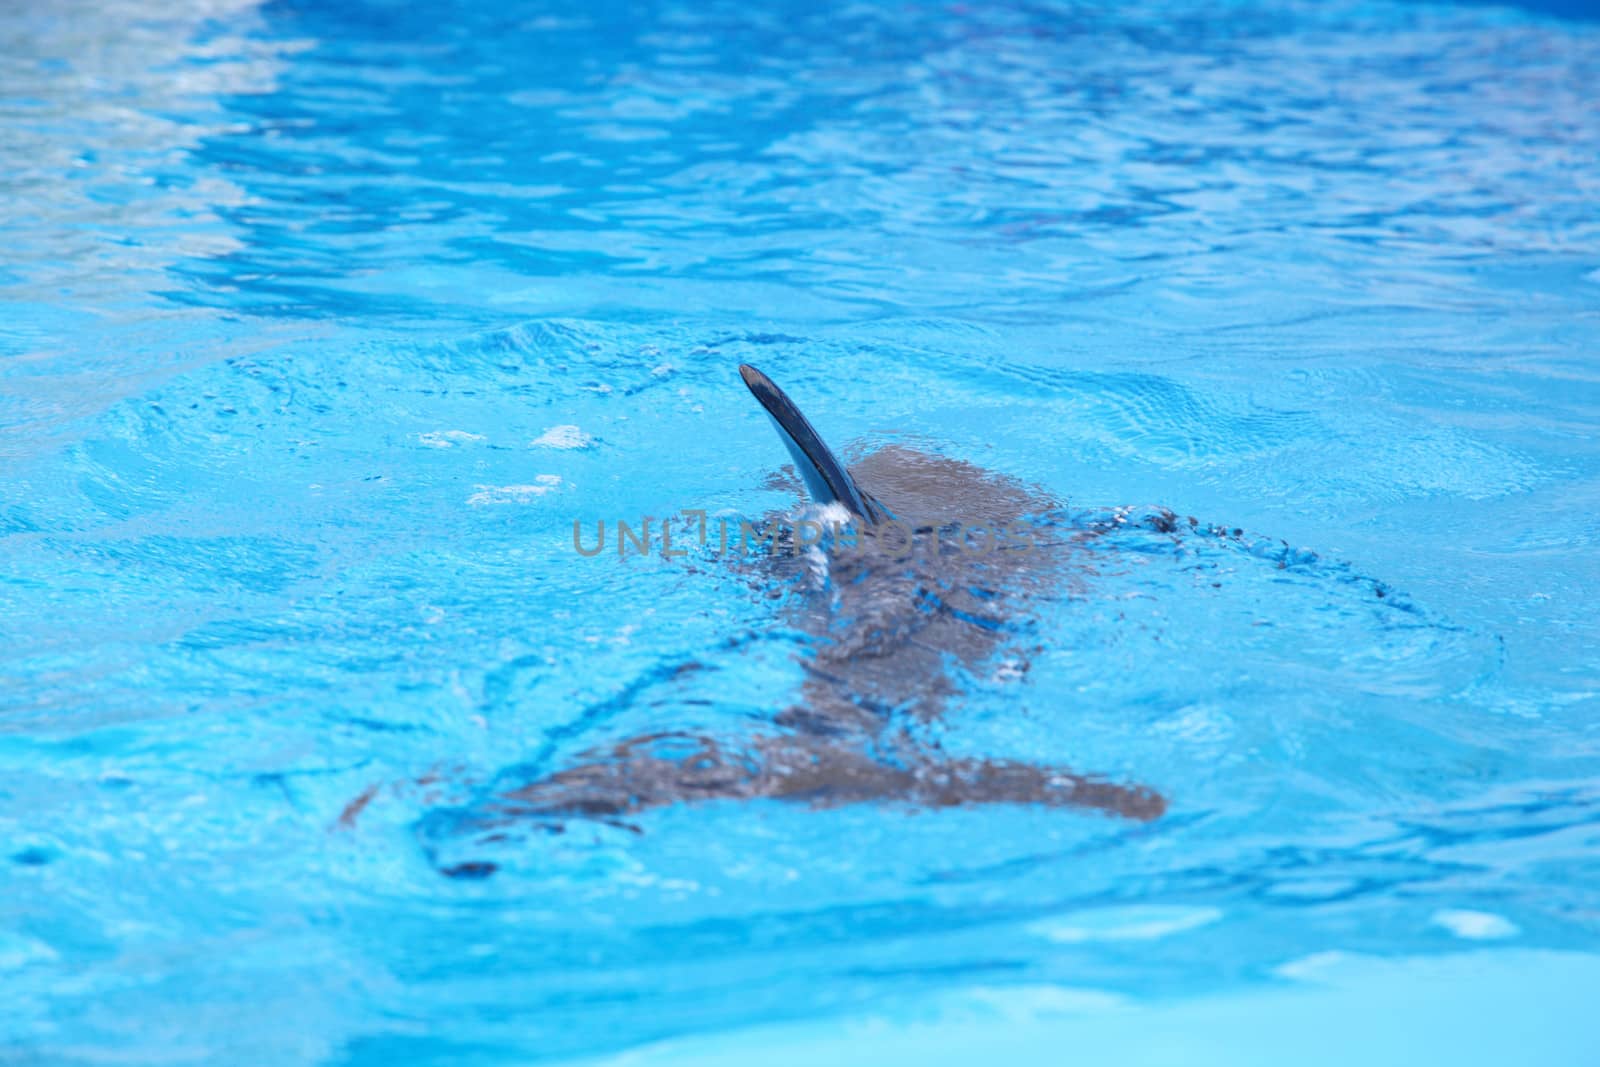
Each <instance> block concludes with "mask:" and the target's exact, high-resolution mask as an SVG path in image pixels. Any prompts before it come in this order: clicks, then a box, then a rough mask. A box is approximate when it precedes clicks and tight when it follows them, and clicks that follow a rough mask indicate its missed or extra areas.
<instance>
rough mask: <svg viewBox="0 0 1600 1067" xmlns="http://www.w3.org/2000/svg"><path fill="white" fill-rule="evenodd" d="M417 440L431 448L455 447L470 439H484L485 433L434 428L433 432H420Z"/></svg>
mask: <svg viewBox="0 0 1600 1067" xmlns="http://www.w3.org/2000/svg"><path fill="white" fill-rule="evenodd" d="M417 440H418V441H421V442H422V443H423V444H425V445H427V446H428V447H429V448H454V447H455V446H456V445H459V444H465V443H466V442H468V441H482V440H483V435H482V434H481V433H468V432H467V431H465V430H434V431H433V432H432V433H420V434H418V435H417Z"/></svg>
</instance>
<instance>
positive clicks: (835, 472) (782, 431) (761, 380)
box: [739, 363, 890, 525]
mask: <svg viewBox="0 0 1600 1067" xmlns="http://www.w3.org/2000/svg"><path fill="white" fill-rule="evenodd" d="M739 377H741V378H743V379H744V384H745V385H746V386H748V387H749V389H750V392H751V393H752V394H753V395H754V396H755V398H756V399H757V400H758V401H760V402H761V406H762V407H763V408H765V409H766V412H767V414H768V415H770V416H771V417H772V424H773V426H775V427H776V428H777V430H778V436H779V437H781V438H782V439H783V445H784V447H785V448H787V449H788V450H789V455H790V457H791V458H793V460H794V468H795V470H796V471H797V472H798V473H799V475H800V479H801V481H803V482H805V483H806V492H808V493H810V494H811V499H812V500H814V501H815V502H816V503H818V504H833V503H838V504H842V505H843V506H844V507H845V508H847V509H848V510H849V511H850V513H851V514H852V515H858V516H860V517H861V519H862V520H863V521H865V522H866V523H867V524H868V525H872V524H873V523H878V522H883V521H885V520H887V519H889V518H890V515H889V512H888V509H886V508H885V507H884V506H883V505H882V504H880V503H878V501H877V500H876V499H874V498H873V497H872V496H870V495H869V494H867V493H864V492H862V491H861V489H860V488H859V487H858V486H857V485H856V480H855V478H854V477H852V476H851V474H850V471H849V469H848V468H846V467H845V465H844V464H843V463H840V462H839V457H838V456H836V455H834V453H833V450H832V449H830V448H829V447H828V446H827V445H826V444H824V443H823V441H822V438H821V437H820V436H819V435H818V434H817V431H816V430H814V429H812V427H811V423H810V421H809V420H807V419H806V417H805V416H804V415H802V414H801V413H800V409H799V408H798V407H796V406H795V402H794V401H793V400H790V399H789V394H787V393H785V392H784V391H783V390H782V389H779V388H778V386H777V385H776V384H775V383H774V382H773V380H772V379H771V378H768V377H767V376H766V375H765V374H762V373H761V372H760V371H758V370H756V369H755V368H754V367H752V366H750V365H749V364H748V363H741V364H740V365H739Z"/></svg>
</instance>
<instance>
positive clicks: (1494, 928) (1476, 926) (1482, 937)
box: [1428, 908, 1522, 941]
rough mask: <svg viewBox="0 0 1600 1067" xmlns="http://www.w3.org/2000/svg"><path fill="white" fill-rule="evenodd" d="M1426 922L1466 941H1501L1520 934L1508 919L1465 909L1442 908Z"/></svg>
mask: <svg viewBox="0 0 1600 1067" xmlns="http://www.w3.org/2000/svg"><path fill="white" fill-rule="evenodd" d="M1428 921H1429V922H1431V923H1433V925H1435V926H1442V927H1444V928H1445V929H1446V930H1449V931H1450V932H1451V933H1452V934H1455V935H1456V936H1457V937H1459V938H1462V939H1464V940H1467V941H1502V940H1504V939H1505V938H1508V937H1516V936H1517V935H1518V934H1520V933H1521V932H1522V931H1521V930H1520V929H1518V928H1517V924H1516V923H1514V922H1512V921H1511V920H1510V919H1506V918H1504V917H1502V916H1499V915H1495V914H1493V913H1491V912H1487V911H1468V910H1467V909H1465V908H1443V909H1441V910H1439V911H1436V912H1434V913H1433V916H1432V918H1430V919H1429V920H1428Z"/></svg>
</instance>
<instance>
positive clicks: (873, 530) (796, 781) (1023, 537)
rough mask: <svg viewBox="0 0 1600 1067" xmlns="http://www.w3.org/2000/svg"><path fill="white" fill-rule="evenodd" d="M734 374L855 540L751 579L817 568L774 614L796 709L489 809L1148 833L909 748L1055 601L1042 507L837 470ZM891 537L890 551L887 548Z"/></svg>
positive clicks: (929, 458) (992, 490)
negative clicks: (960, 539)
mask: <svg viewBox="0 0 1600 1067" xmlns="http://www.w3.org/2000/svg"><path fill="white" fill-rule="evenodd" d="M739 371H740V375H741V377H742V378H743V379H744V382H745V384H746V385H747V386H748V387H749V389H750V391H751V393H752V394H754V396H755V398H756V399H757V400H758V401H759V402H760V403H761V405H762V407H763V408H764V409H765V410H766V412H767V414H768V415H770V416H771V417H772V420H773V423H774V424H775V425H776V427H777V429H778V433H779V436H780V437H781V438H782V439H783V443H784V445H785V447H786V448H787V449H788V451H789V454H790V456H791V458H792V459H793V460H794V465H795V468H796V471H797V473H798V474H799V476H800V479H801V480H802V481H803V483H804V484H805V486H806V488H807V490H808V492H809V494H810V495H811V496H812V497H813V499H814V501H815V502H816V503H818V504H824V505H838V506H840V507H843V508H844V509H845V510H846V511H848V512H849V514H850V516H851V519H852V522H851V524H850V525H851V526H852V527H855V529H854V531H853V532H854V533H855V535H856V537H857V538H858V539H859V540H858V542H857V544H856V545H855V549H854V550H851V551H847V550H845V548H844V546H843V545H842V544H841V545H838V546H834V549H835V550H830V551H827V552H823V551H821V550H816V549H814V550H812V552H811V553H793V552H791V553H779V552H774V553H771V554H770V556H769V557H768V558H767V559H765V560H763V561H762V565H763V566H764V567H765V568H767V570H768V571H769V572H770V580H784V579H787V580H789V581H793V582H802V581H806V580H808V579H809V580H810V581H811V583H812V584H813V585H815V584H817V578H816V574H815V568H816V566H817V564H818V562H819V561H822V562H824V563H825V567H826V578H825V579H824V580H823V581H822V585H823V588H821V589H818V590H816V591H815V594H814V595H807V596H802V597H796V598H791V599H792V600H793V601H795V602H796V606H794V607H791V608H789V609H787V611H788V618H787V619H786V620H785V621H786V622H787V623H789V624H790V625H791V626H792V627H794V628H795V629H796V630H798V631H800V632H802V633H804V634H805V635H807V636H808V637H810V638H811V639H812V640H811V641H810V642H809V644H810V654H809V655H807V656H806V657H805V658H803V660H802V666H803V667H804V670H805V680H804V682H803V684H802V686H801V691H800V694H799V697H800V699H799V700H798V701H797V702H796V703H795V704H794V705H792V706H791V707H789V708H788V709H786V710H784V711H782V712H781V713H779V714H777V715H776V716H775V717H774V720H773V724H772V727H773V729H772V732H770V733H762V734H759V735H757V736H754V737H748V738H742V739H738V740H733V739H718V738H714V737H708V736H702V735H698V734H694V733H688V732H666V733H657V734H649V735H645V736H641V737H636V738H632V739H629V740H626V741H623V742H621V743H620V744H616V745H613V746H610V747H608V748H606V749H603V750H599V751H592V752H589V753H586V754H585V756H584V757H583V758H584V760H585V762H582V763H580V764H579V765H577V766H574V767H570V768H568V769H565V770H562V771H558V772H556V773H554V774H551V775H549V776H548V777H545V778H542V779H540V780H538V781H535V782H533V783H531V784H528V785H524V786H521V787H520V788H516V789H514V790H511V791H507V792H502V793H500V794H499V797H498V800H497V802H496V804H495V805H494V806H495V807H496V808H497V809H498V810H499V811H501V812H503V813H505V814H508V815H527V816H534V817H539V818H551V819H560V818H563V817H573V816H578V817H590V818H600V819H615V818H618V817H621V816H625V815H628V814H631V813H635V812H639V811H643V810H646V809H649V808H654V807H659V806H662V805H667V804H675V803H686V802H692V801H697V800H711V799H717V798H733V799H753V798H763V797H764V798H775V799H780V800H788V801H797V802H803V803H808V804H812V805H816V806H833V805H840V804H848V803H858V802H869V801H877V802H900V803H906V804H911V805H918V806H926V807H951V806H956V805H963V804H981V803H989V804H1040V805H1051V806H1057V807H1072V808H1084V809H1092V810H1097V811H1101V812H1105V813H1109V814H1114V815H1119V816H1125V817H1128V818H1132V819H1138V820H1150V819H1155V818H1157V817H1159V816H1160V815H1161V814H1162V813H1163V812H1164V811H1165V808H1166V801H1165V800H1164V799H1163V798H1162V797H1161V796H1160V795H1159V794H1157V793H1156V792H1154V791H1153V790H1151V789H1148V788H1145V787H1142V786H1128V785H1119V784H1116V783H1112V782H1108V781H1104V780H1102V779H1099V778H1095V777H1089V776H1084V775H1081V774H1077V773H1074V772H1071V771H1069V770H1066V769H1064V768H1058V767H1048V766H1040V765H1035V764H1029V763H1023V762H1016V761H1010V760H999V759H981V758H969V757H961V758H957V757H948V756H946V755H944V754H943V753H942V752H941V750H940V747H939V745H938V743H937V742H936V741H932V740H927V739H924V738H919V736H918V734H919V732H925V731H922V729H921V728H922V727H925V726H926V725H927V724H928V723H929V722H931V721H933V720H935V719H937V718H939V717H940V716H941V715H942V713H943V712H944V710H945V707H946V705H947V704H948V703H949V701H950V699H951V698H952V697H953V696H955V695H957V694H958V692H959V690H958V685H957V681H956V678H955V677H954V676H953V674H952V671H951V663H952V662H955V663H959V664H960V665H962V666H963V667H965V668H968V669H977V668H981V667H982V666H983V665H984V664H985V662H986V661H988V660H990V659H992V658H993V657H994V656H995V655H996V654H997V653H998V652H1000V651H1001V650H1002V648H1006V649H1008V650H1012V649H1015V646H1016V645H1017V644H1018V641H1017V637H1018V634H1019V628H1020V627H1021V626H1022V625H1023V623H1021V622H1019V621H1018V620H1019V619H1020V620H1025V619H1026V617H1027V614H1028V611H1029V602H1030V600H1031V599H1035V598H1038V597H1040V596H1055V595H1059V594H1060V593H1061V591H1062V589H1063V587H1064V586H1070V584H1071V582H1072V575H1073V568H1072V566H1071V563H1072V560H1073V556H1074V553H1075V552H1076V551H1077V547H1076V546H1075V545H1074V544H1073V542H1072V541H1070V540H1067V541H1062V540H1059V539H1052V538H1050V537H1048V536H1039V537H1032V536H1030V530H1031V529H1032V527H1030V523H1029V520H1030V518H1032V517H1034V516H1038V515H1040V514H1042V513H1045V512H1048V511H1049V510H1051V509H1052V508H1054V507H1056V503H1055V502H1054V501H1052V500H1050V499H1049V498H1047V497H1045V496H1043V495H1041V494H1039V493H1037V492H1034V491H1030V490H1029V489H1028V488H1027V487H1025V486H1023V485H1022V484H1020V483H1018V482H1016V481H1014V480H1011V479H1008V478H1004V477H1001V476H998V475H995V474H993V473H990V472H987V471H984V470H982V469H980V468H978V467H975V466H973V465H971V464H969V463H965V462H962V461H959V460H953V459H949V458H946V457H943V456H938V455H933V454H930V453H925V452H920V451H916V450H914V449H910V448H903V447H895V446H891V447H887V448H883V449H880V450H878V451H876V452H874V453H872V454H871V455H869V456H867V457H866V458H865V459H863V460H862V461H861V462H860V463H858V464H857V465H856V467H855V468H854V469H853V470H850V469H847V468H846V467H845V466H844V464H842V463H841V462H840V461H839V459H838V457H837V456H836V455H835V454H834V453H833V452H832V451H831V450H830V449H829V448H828V447H827V446H826V445H825V444H824V443H823V442H822V439H821V438H820V437H819V436H818V434H817V433H816V431H815V430H814V429H813V428H812V426H811V423H810V422H809V421H808V420H807V419H806V418H805V416H804V415H802V414H801V413H800V410H799V408H798V407H796V406H795V404H794V402H793V401H791V400H790V399H789V397H788V396H787V395H786V394H785V393H784V392H783V390H781V389H779V388H778V386H777V385H775V384H774V383H773V382H772V380H771V379H769V378H768V377H767V376H766V375H764V374H762V373H761V372H760V371H758V370H756V369H755V368H754V367H750V366H741V367H740V368H739ZM863 486H865V487H870V491H868V489H866V488H863ZM880 501H881V502H880ZM955 524H960V527H959V528H956V527H955ZM891 527H892V528H894V530H895V532H896V534H897V535H901V536H898V537H895V538H891V537H890V536H889V535H888V533H887V532H886V531H887V530H888V529H889V528H891ZM953 528H955V529H959V530H960V534H959V535H957V534H954V533H953ZM978 528H985V529H986V530H987V533H986V536H988V537H991V538H992V537H995V536H996V531H999V532H1001V533H1004V534H1006V535H1007V536H1006V537H1005V538H1002V539H1000V540H999V541H998V542H995V541H989V542H987V544H988V550H985V551H978V550H974V549H973V547H972V546H971V544H970V542H969V543H967V544H966V547H963V545H962V544H956V543H953V542H952V537H953V536H966V537H969V538H970V537H971V536H973V534H972V531H973V530H974V529H978ZM1041 532H1042V531H1041ZM941 535H942V539H941ZM841 536H842V535H841ZM891 541H893V542H894V544H893V547H892V550H891V547H890V545H889V542H891ZM875 542H883V543H882V544H874V543H875ZM1008 639H1009V640H1008ZM1012 666H1013V667H1015V664H1013V665H1012Z"/></svg>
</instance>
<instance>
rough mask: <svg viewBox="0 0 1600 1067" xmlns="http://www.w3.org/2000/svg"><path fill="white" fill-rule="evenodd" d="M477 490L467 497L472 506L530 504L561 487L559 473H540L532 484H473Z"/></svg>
mask: <svg viewBox="0 0 1600 1067" xmlns="http://www.w3.org/2000/svg"><path fill="white" fill-rule="evenodd" d="M473 488H474V489H476V490H477V492H476V493H473V494H472V495H471V496H469V497H467V503H468V504H471V505H472V506H473V507H481V506H482V505H484V504H531V503H532V502H533V501H535V500H537V499H538V498H539V497H541V496H544V495H545V494H546V493H551V492H554V491H555V490H557V489H559V488H561V476H560V475H559V474H541V475H539V477H537V478H536V479H534V483H533V484H532V485H475V486H473Z"/></svg>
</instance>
